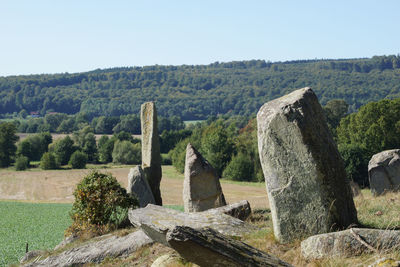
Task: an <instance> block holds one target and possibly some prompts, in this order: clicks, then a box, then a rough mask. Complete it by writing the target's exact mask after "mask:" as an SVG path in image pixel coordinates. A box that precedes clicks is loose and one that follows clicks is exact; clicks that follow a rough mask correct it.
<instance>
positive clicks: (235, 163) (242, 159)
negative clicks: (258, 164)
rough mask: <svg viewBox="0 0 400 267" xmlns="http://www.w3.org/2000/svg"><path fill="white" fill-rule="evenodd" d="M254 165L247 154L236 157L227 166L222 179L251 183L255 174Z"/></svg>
mask: <svg viewBox="0 0 400 267" xmlns="http://www.w3.org/2000/svg"><path fill="white" fill-rule="evenodd" d="M253 166H254V163H252V162H251V160H250V159H249V157H247V156H246V155H245V154H242V153H239V154H238V155H236V156H234V157H233V158H232V160H231V161H230V162H229V164H228V166H226V168H225V170H224V172H223V175H222V177H224V178H228V179H231V180H236V181H251V180H252V178H253V172H254V170H253V169H254V168H253Z"/></svg>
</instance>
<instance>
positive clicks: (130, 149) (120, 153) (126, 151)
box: [112, 141, 142, 164]
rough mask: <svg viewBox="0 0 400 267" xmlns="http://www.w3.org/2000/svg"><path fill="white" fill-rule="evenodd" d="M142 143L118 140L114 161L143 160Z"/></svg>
mask: <svg viewBox="0 0 400 267" xmlns="http://www.w3.org/2000/svg"><path fill="white" fill-rule="evenodd" d="M141 151H142V150H141V146H140V144H132V143H131V142H129V141H117V142H116V143H115V144H114V149H113V152H112V158H113V162H114V163H119V164H139V163H140V162H141Z"/></svg>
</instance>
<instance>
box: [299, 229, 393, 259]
mask: <svg viewBox="0 0 400 267" xmlns="http://www.w3.org/2000/svg"><path fill="white" fill-rule="evenodd" d="M360 240H361V241H360ZM399 246H400V231H398V230H379V229H367V228H351V229H348V230H344V231H340V232H333V233H327V234H320V235H315V236H311V237H309V238H307V239H305V240H303V241H302V242H301V253H302V255H303V257H304V258H306V259H308V260H311V259H322V258H327V257H355V256H358V255H361V254H363V253H367V252H369V253H375V252H376V251H377V250H379V251H385V252H388V253H390V252H391V251H397V250H398V248H399Z"/></svg>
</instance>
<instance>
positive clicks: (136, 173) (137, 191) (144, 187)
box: [127, 166, 156, 208]
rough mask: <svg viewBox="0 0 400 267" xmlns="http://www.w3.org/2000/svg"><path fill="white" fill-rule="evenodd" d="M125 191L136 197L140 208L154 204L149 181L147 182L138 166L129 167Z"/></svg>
mask: <svg viewBox="0 0 400 267" xmlns="http://www.w3.org/2000/svg"><path fill="white" fill-rule="evenodd" d="M127 192H128V193H129V194H132V195H133V196H134V197H136V198H137V200H138V201H139V206H140V207H141V208H143V207H146V206H147V204H156V201H155V200H154V196H153V193H152V192H151V189H150V186H149V183H148V182H147V179H146V178H145V175H144V172H143V170H142V167H140V166H136V167H135V168H131V170H130V172H129V174H128V190H127Z"/></svg>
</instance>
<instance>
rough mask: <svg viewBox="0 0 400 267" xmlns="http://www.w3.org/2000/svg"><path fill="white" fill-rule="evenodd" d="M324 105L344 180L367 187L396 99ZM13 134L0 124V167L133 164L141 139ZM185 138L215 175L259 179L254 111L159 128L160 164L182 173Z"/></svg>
mask: <svg viewBox="0 0 400 267" xmlns="http://www.w3.org/2000/svg"><path fill="white" fill-rule="evenodd" d="M323 110H324V113H325V118H326V122H327V124H328V127H329V129H330V130H331V132H332V135H333V137H334V139H335V141H336V142H337V144H338V149H339V152H340V154H341V156H342V158H343V160H344V163H345V168H346V172H347V174H348V177H349V179H351V180H353V181H354V182H356V183H358V184H359V185H360V186H362V187H365V186H368V185H369V184H368V173H367V170H368V162H369V160H370V159H371V157H372V155H374V154H375V153H378V152H381V151H383V150H388V149H395V148H399V147H400V98H396V99H393V100H389V99H384V100H380V101H377V102H370V103H368V104H366V105H364V106H362V107H361V108H360V109H359V111H358V112H355V113H350V114H349V104H347V103H346V101H344V100H343V99H333V100H331V101H329V102H327V103H326V105H324V106H323ZM15 133H16V125H15V124H14V123H11V122H3V123H0V167H7V166H9V165H11V164H12V163H13V162H14V161H16V163H15V164H16V167H17V165H18V164H19V160H21V161H23V162H28V163H29V161H35V160H41V161H49V162H53V163H54V164H55V168H57V167H58V166H59V165H65V164H69V165H71V166H72V167H73V166H74V165H73V164H74V163H73V162H74V161H76V162H92V163H99V162H100V163H108V162H114V163H116V164H138V163H140V161H141V155H140V152H141V151H140V140H138V139H134V138H132V135H131V134H130V133H127V132H119V133H116V134H114V135H113V136H112V137H108V136H102V137H101V138H100V139H99V140H98V141H97V142H96V139H95V136H94V129H93V128H92V127H91V126H90V125H86V126H85V127H83V128H81V129H80V130H78V131H75V132H74V133H73V134H72V136H71V137H70V136H67V137H65V138H63V139H59V140H56V141H55V142H53V141H52V138H51V135H50V133H39V134H36V135H33V136H30V137H28V138H27V139H25V140H23V141H21V142H19V143H18V146H17V145H16V142H17V140H18V137H17V136H16V135H15ZM189 142H190V143H192V145H194V147H196V148H197V149H198V150H199V151H200V152H201V153H202V154H203V156H204V157H205V158H206V159H207V160H208V161H209V162H210V163H211V164H212V165H213V166H214V168H215V169H216V171H217V173H218V174H219V175H220V176H222V177H224V178H228V179H233V180H241V181H263V180H264V179H263V174H262V170H261V165H260V162H259V157H258V147H257V123H256V119H255V117H254V116H252V117H246V116H219V117H216V116H211V117H209V118H208V119H207V120H206V121H203V122H198V123H196V124H191V125H190V126H188V127H186V128H183V129H182V128H181V129H170V130H168V131H167V130H164V131H163V132H162V134H161V135H160V145H161V147H160V150H161V152H162V153H164V155H163V163H164V164H170V163H172V164H173V165H174V166H175V167H176V169H177V170H179V171H180V172H183V170H184V164H185V153H186V146H187V144H188V143H189ZM74 153H75V154H78V155H76V156H74V157H75V158H77V159H73V157H72V156H73V154H74ZM165 153H168V156H165ZM45 155H46V157H47V158H46V157H44V156H45ZM24 157H25V158H24ZM21 165H24V164H22V163H21ZM44 165H45V163H43V166H44ZM43 168H46V167H43Z"/></svg>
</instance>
